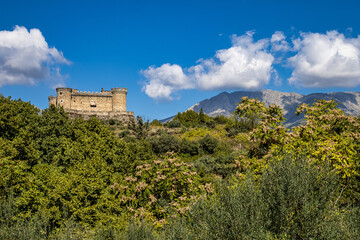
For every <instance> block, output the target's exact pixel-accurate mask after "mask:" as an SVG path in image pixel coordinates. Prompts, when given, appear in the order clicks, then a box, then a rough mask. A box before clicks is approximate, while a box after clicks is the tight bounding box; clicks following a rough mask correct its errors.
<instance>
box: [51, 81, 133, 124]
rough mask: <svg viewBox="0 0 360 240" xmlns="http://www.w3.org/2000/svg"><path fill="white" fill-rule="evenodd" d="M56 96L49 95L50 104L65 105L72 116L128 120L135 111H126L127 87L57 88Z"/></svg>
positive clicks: (65, 108) (66, 110)
mask: <svg viewBox="0 0 360 240" xmlns="http://www.w3.org/2000/svg"><path fill="white" fill-rule="evenodd" d="M56 93H57V95H56V96H52V95H51V96H49V106H51V105H52V104H53V105H55V106H56V107H63V108H64V110H65V112H68V113H69V116H70V117H71V118H76V117H82V118H84V119H88V118H90V117H91V116H96V117H97V118H99V119H102V120H109V119H115V120H120V121H123V122H128V121H130V120H131V119H134V113H133V112H129V111H126V95H127V89H126V88H112V89H111V91H104V89H103V88H102V89H101V92H95V93H94V92H79V90H77V89H72V88H57V89H56Z"/></svg>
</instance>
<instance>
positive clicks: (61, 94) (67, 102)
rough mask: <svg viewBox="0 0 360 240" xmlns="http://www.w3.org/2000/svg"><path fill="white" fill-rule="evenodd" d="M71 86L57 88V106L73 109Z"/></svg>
mask: <svg viewBox="0 0 360 240" xmlns="http://www.w3.org/2000/svg"><path fill="white" fill-rule="evenodd" d="M71 91H72V89H71V88H57V89H56V92H57V99H56V104H57V105H56V106H57V107H61V106H62V107H64V109H71Z"/></svg>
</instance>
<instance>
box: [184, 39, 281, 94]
mask: <svg viewBox="0 0 360 240" xmlns="http://www.w3.org/2000/svg"><path fill="white" fill-rule="evenodd" d="M252 34H253V33H251V32H249V33H247V34H246V35H243V36H239V37H237V36H233V39H232V42H233V46H232V47H231V48H229V49H223V50H218V51H217V52H216V54H215V58H210V59H207V60H201V61H200V64H198V65H196V66H194V67H191V68H190V69H189V72H190V73H191V74H193V78H194V81H195V82H196V85H197V86H198V87H199V88H200V89H202V90H213V89H257V88H260V87H261V86H263V85H265V84H268V83H269V80H270V76H271V70H272V62H273V61H274V57H273V56H272V55H271V54H270V53H268V52H267V50H266V49H267V47H268V40H267V39H262V40H259V41H257V42H254V40H253V38H252Z"/></svg>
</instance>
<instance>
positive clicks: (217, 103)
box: [189, 90, 360, 127]
mask: <svg viewBox="0 0 360 240" xmlns="http://www.w3.org/2000/svg"><path fill="white" fill-rule="evenodd" d="M245 96H246V97H249V98H257V99H258V100H260V101H262V102H265V104H266V105H267V106H268V105H270V104H276V105H278V106H280V107H281V108H283V109H284V113H285V118H286V119H287V122H286V126H288V127H291V126H294V125H298V124H299V123H300V122H301V121H302V117H301V116H298V117H297V116H295V111H296V108H297V107H298V105H299V104H302V103H313V102H314V100H315V99H324V100H332V99H334V100H335V101H336V102H337V103H339V106H338V107H339V108H340V109H342V110H343V111H344V112H345V113H347V114H350V115H359V114H360V93H359V92H331V93H312V94H308V95H301V94H298V93H294V92H292V93H285V92H278V91H272V90H263V91H257V92H247V91H236V92H232V93H228V92H223V93H220V94H218V95H216V96H214V97H212V98H210V99H205V100H203V101H201V102H199V103H196V104H195V105H193V106H192V107H190V108H189V110H194V111H196V112H199V111H200V109H201V108H202V109H203V111H204V113H206V114H208V115H210V116H217V115H225V116H230V115H231V113H232V112H233V111H234V110H235V106H236V104H237V103H239V102H240V101H241V98H242V97H245Z"/></svg>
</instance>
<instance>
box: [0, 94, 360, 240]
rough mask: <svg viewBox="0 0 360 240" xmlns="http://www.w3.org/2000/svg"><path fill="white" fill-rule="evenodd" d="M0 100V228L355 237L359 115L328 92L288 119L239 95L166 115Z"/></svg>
mask: <svg viewBox="0 0 360 240" xmlns="http://www.w3.org/2000/svg"><path fill="white" fill-rule="evenodd" d="M0 112H1V115H0V239H359V238H360V210H359V207H360V201H359V200H360V182H359V181H360V176H359V173H360V142H359V141H360V118H359V117H354V116H349V115H346V114H344V113H343V112H342V111H341V110H339V109H338V108H336V104H335V103H334V102H333V101H325V100H321V101H316V102H314V103H313V104H311V105H309V104H303V105H301V106H299V108H298V109H297V112H296V114H298V115H300V114H304V116H305V119H306V122H304V123H303V124H302V125H300V126H297V127H294V128H292V129H287V128H285V127H284V126H283V123H284V121H285V119H284V117H283V111H282V110H281V109H280V108H279V107H278V106H276V105H270V106H268V107H266V106H265V104H264V103H262V102H260V101H258V100H256V99H249V98H242V100H241V102H240V103H239V104H237V107H236V110H235V112H234V113H233V115H232V117H230V118H227V117H224V116H218V117H209V116H207V115H206V114H204V113H203V111H200V113H196V112H194V111H186V112H184V113H178V114H177V116H176V117H175V118H174V119H173V120H172V121H170V122H168V123H166V124H162V123H161V122H160V121H158V120H154V121H152V122H151V123H150V122H149V121H145V120H144V119H142V118H141V117H138V118H137V120H136V122H132V123H129V124H128V125H124V124H123V123H121V122H117V121H115V120H109V121H107V122H103V121H100V120H97V119H96V118H91V119H90V120H87V121H84V120H82V119H80V118H78V119H75V120H72V119H69V118H68V116H67V114H66V113H65V112H64V111H63V109H62V108H60V109H57V108H55V107H53V106H52V107H50V108H49V109H46V110H44V111H43V112H42V114H41V115H39V110H38V109H37V108H36V107H35V106H33V105H31V104H30V103H27V102H23V101H21V100H12V99H11V98H5V97H2V96H0ZM294 114H295V113H294Z"/></svg>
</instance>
